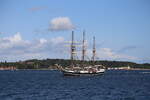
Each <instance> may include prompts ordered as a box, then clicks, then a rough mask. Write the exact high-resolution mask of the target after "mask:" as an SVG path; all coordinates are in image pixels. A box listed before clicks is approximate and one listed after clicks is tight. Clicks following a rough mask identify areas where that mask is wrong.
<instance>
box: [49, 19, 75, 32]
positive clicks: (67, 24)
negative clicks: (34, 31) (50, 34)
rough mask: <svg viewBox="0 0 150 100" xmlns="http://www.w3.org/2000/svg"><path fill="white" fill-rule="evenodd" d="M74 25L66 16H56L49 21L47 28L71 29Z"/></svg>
mask: <svg viewBox="0 0 150 100" xmlns="http://www.w3.org/2000/svg"><path fill="white" fill-rule="evenodd" d="M74 28H75V26H74V25H73V24H72V22H71V20H70V19H69V18H68V17H57V18H54V19H52V20H51V21H50V27H49V29H50V30H51V31H64V30H72V29H74Z"/></svg>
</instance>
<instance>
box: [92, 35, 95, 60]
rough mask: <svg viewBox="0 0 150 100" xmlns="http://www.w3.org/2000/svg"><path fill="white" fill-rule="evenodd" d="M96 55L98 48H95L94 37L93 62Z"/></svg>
mask: <svg viewBox="0 0 150 100" xmlns="http://www.w3.org/2000/svg"><path fill="white" fill-rule="evenodd" d="M95 55H96V48H95V36H94V37H93V57H92V60H93V62H94V61H95Z"/></svg>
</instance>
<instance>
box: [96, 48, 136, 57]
mask: <svg viewBox="0 0 150 100" xmlns="http://www.w3.org/2000/svg"><path fill="white" fill-rule="evenodd" d="M97 54H98V56H99V58H100V59H105V60H108V59H109V60H137V59H138V58H137V57H133V56H128V55H125V54H120V53H117V52H115V51H113V50H112V49H110V48H100V49H99V50H98V51H97Z"/></svg>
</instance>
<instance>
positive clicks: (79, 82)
mask: <svg viewBox="0 0 150 100" xmlns="http://www.w3.org/2000/svg"><path fill="white" fill-rule="evenodd" d="M0 100H150V71H149V70H135V71H134V70H108V71H106V72H105V73H104V74H103V75H100V76H82V77H65V76H63V74H62V73H61V72H60V71H50V70H17V71H0Z"/></svg>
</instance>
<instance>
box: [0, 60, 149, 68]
mask: <svg viewBox="0 0 150 100" xmlns="http://www.w3.org/2000/svg"><path fill="white" fill-rule="evenodd" d="M71 63H74V64H78V65H81V64H86V65H92V64H100V65H103V66H105V67H106V68H114V67H115V68H116V67H127V66H130V67H131V68H143V69H150V64H149V63H144V64H137V63H134V62H128V61H107V60H103V61H95V62H93V61H80V60H76V61H74V62H72V61H71V60H68V59H44V60H38V59H31V60H26V61H18V62H6V61H5V62H0V67H10V66H13V67H16V68H17V69H43V68H44V69H47V68H51V69H55V68H56V66H55V64H58V65H61V66H63V67H67V66H69V65H70V64H71Z"/></svg>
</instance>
